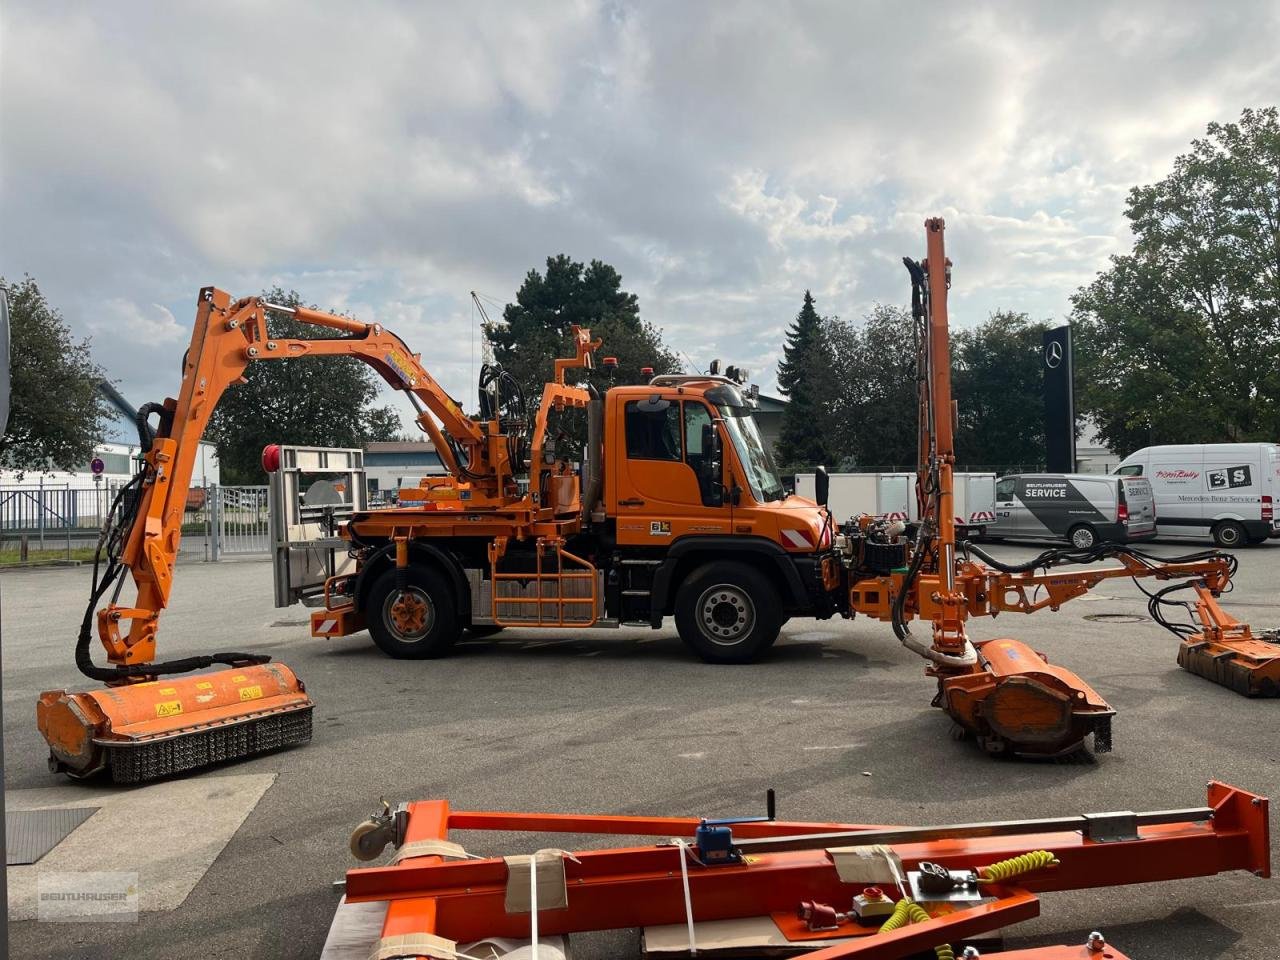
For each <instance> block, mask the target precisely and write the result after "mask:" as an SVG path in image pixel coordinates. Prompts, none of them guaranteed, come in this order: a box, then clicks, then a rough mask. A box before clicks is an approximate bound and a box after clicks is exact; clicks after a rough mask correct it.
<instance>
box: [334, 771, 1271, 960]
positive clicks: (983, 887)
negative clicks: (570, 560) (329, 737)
mask: <svg viewBox="0 0 1280 960" xmlns="http://www.w3.org/2000/svg"><path fill="white" fill-rule="evenodd" d="M1267 807H1268V804H1267V801H1266V799H1264V798H1263V797H1260V796H1257V795H1254V794H1251V793H1248V792H1246V791H1244V790H1240V789H1238V788H1236V787H1231V786H1228V785H1226V784H1222V783H1218V782H1211V783H1210V784H1209V786H1208V803H1207V804H1206V805H1205V806H1204V807H1196V808H1191V809H1185V810H1162V811H1153V812H1148V813H1129V812H1120V813H1116V812H1113V813H1106V814H1085V815H1082V816H1069V817H1054V818H1047V819H1037V820H1021V821H1008V822H998V823H978V824H960V825H953V826H940V827H877V826H866V825H856V824H838V823H788V822H779V821H773V820H767V821H763V822H761V821H755V822H741V823H737V824H734V825H733V836H732V843H731V846H730V847H729V849H730V850H731V851H732V853H731V855H730V857H729V858H728V859H723V858H722V859H719V860H718V861H714V860H713V858H712V857H710V856H704V855H703V853H702V852H701V851H700V850H699V848H698V842H699V841H698V837H699V828H700V827H703V828H705V827H706V826H707V824H706V822H705V821H699V820H696V819H689V818H668V817H629V816H590V815H577V814H550V813H542V814H538V813H479V812H470V811H468V812H462V811H455V810H452V809H451V808H450V807H449V805H448V803H447V802H444V801H420V802H417V803H411V804H408V805H405V806H403V807H401V808H400V809H399V810H398V811H396V812H395V813H391V812H388V813H387V815H386V816H385V817H383V818H382V821H381V822H382V824H383V825H384V828H385V831H386V832H385V834H384V837H383V840H384V841H386V842H390V843H392V844H393V845H395V846H396V847H398V853H397V857H396V861H397V862H396V863H395V864H394V865H392V866H385V867H370V868H360V869H353V870H351V871H349V872H348V873H347V877H346V901H347V902H349V903H361V902H369V901H385V902H386V903H387V912H386V917H385V920H384V923H383V927H382V937H381V939H380V941H379V943H378V944H376V945H374V946H375V949H374V953H373V956H384V955H385V956H408V957H418V956H421V957H435V958H441V960H448V958H451V957H453V956H455V955H456V951H457V950H458V944H465V943H469V942H473V941H477V940H481V939H485V938H489V937H512V938H517V939H521V940H523V939H526V938H528V939H535V940H536V939H537V938H538V937H541V936H547V935H559V934H572V933H578V932H584V931H590V930H608V929H620V928H630V927H653V926H660V925H678V927H679V928H681V929H687V930H688V936H689V937H690V938H691V939H693V940H694V941H695V942H694V943H691V946H696V936H697V925H698V924H699V923H703V922H705V921H714V920H731V919H745V918H762V917H763V918H770V919H772V921H773V923H774V925H775V926H776V928H777V930H778V932H780V933H781V934H782V935H783V936H784V937H785V938H786V939H787V940H788V941H790V942H791V943H792V944H793V945H794V946H795V947H796V950H797V952H803V950H804V943H805V941H812V940H814V939H815V931H814V930H811V929H810V927H811V925H812V924H811V923H806V922H804V921H803V920H802V919H801V918H802V917H804V916H806V915H808V916H810V917H812V916H813V915H814V914H815V913H820V914H822V915H824V916H826V917H830V918H835V919H833V921H832V922H834V928H830V927H828V928H827V929H825V930H823V931H822V939H823V940H824V942H825V943H826V945H816V944H815V949H813V950H812V951H811V952H808V953H805V954H804V955H805V956H806V957H809V958H811V960H836V958H841V957H858V958H874V960H894V958H904V957H909V956H912V955H914V954H916V953H918V952H919V951H921V950H929V949H937V950H938V956H939V957H940V958H942V957H947V956H951V955H952V954H951V952H950V948H949V947H947V948H945V950H944V947H943V945H945V944H946V943H947V942H949V941H950V942H954V941H956V940H961V939H964V938H968V937H974V936H977V935H981V934H989V933H991V932H992V931H996V930H999V929H1000V928H1002V927H1004V926H1007V925H1008V924H1010V923H1015V922H1017V921H1020V920H1025V919H1028V918H1031V917H1034V916H1037V915H1038V914H1039V910H1040V907H1039V901H1038V899H1037V897H1036V894H1038V893H1045V892H1050V891H1060V890H1074V889H1084V888H1089V887H1105V886H1117V885H1121V884H1129V883H1148V882H1152V881H1158V880H1172V879H1180V878H1187V877H1200V876H1211V875H1213V874H1216V873H1224V872H1228V871H1235V870H1246V871H1249V872H1251V873H1253V874H1255V875H1257V876H1259V877H1267V876H1270V860H1269V858H1270V840H1269V835H1268V815H1267ZM370 825H371V824H370V823H366V824H365V825H362V829H363V830H364V831H365V832H367V830H368V827H369V826H370ZM457 830H486V831H518V832H522V833H523V832H534V833H572V834H604V835H622V836H631V837H636V836H656V837H662V838H664V839H663V841H661V842H659V843H658V844H656V845H653V846H633V847H622V848H611V849H599V850H586V851H578V852H574V853H571V854H570V853H566V852H565V851H561V850H551V851H543V852H542V853H540V854H538V855H535V857H534V858H533V859H532V860H530V858H529V857H524V858H520V857H507V858H505V859H504V858H489V859H464V858H467V857H470V856H472V855H471V854H468V853H467V852H466V851H464V850H463V849H462V848H461V847H459V846H457V845H456V843H453V842H451V831H457ZM361 836H362V832H361V830H358V831H357V834H356V835H354V836H353V849H355V847H356V845H357V843H358V842H359V839H360V837H361ZM671 838H675V839H671ZM1030 851H1035V853H1030ZM377 853H378V849H372V850H370V849H367V848H366V849H365V850H364V852H363V853H362V855H363V856H365V857H366V858H368V857H370V856H376V855H377ZM521 861H523V864H522V863H521ZM534 863H537V864H539V866H538V867H537V868H536V869H531V865H532V864H534ZM713 863H714V865H713ZM929 864H933V865H935V867H930V866H929ZM993 864H997V865H998V866H992V865H993ZM522 865H523V871H521V866H522ZM936 867H941V868H943V869H942V871H938V870H937V869H936ZM970 872H976V874H975V875H976V876H982V877H984V878H986V877H989V878H991V879H983V880H977V881H976V885H975V883H974V879H973V876H975V875H971V873H970ZM531 874H534V875H536V876H537V880H538V883H540V884H541V887H539V888H538V892H537V893H536V899H534V896H535V895H534V894H532V893H531V892H530V891H529V890H527V889H525V888H524V886H523V885H524V884H527V883H529V881H530V879H531V877H530V875H531ZM926 874H932V875H934V876H935V877H936V876H938V875H945V876H948V877H949V878H950V880H951V881H952V882H956V883H960V881H961V880H962V878H964V877H966V876H968V877H969V878H970V882H969V885H968V887H966V888H965V889H966V890H967V889H969V888H971V889H972V890H973V891H976V893H969V894H968V895H967V896H957V894H956V893H955V892H954V891H953V892H951V893H944V892H939V891H937V890H936V889H935V890H934V891H933V892H932V893H930V892H929V891H928V888H927V883H928V881H927V878H925V875H926ZM561 876H562V877H563V879H562V880H561ZM922 885H923V886H922ZM960 886H961V887H964V884H963V883H960ZM908 891H909V893H908ZM877 895H879V896H882V897H884V898H887V899H889V900H892V901H895V906H897V902H898V901H902V900H904V899H907V897H908V896H909V897H910V899H912V900H914V901H915V902H917V903H919V904H920V906H921V907H922V908H923V910H924V913H923V914H919V913H916V914H915V918H916V920H915V922H911V921H910V920H908V921H907V922H905V923H903V924H901V925H899V927H898V929H892V930H890V929H882V928H881V927H880V925H879V923H878V922H873V923H871V924H869V925H866V926H864V925H862V924H860V923H858V922H857V921H856V920H854V919H853V918H850V917H848V916H845V915H844V911H846V910H849V909H850V905H851V904H852V903H853V902H854V898H855V897H859V896H864V897H868V896H869V897H872V898H875V897H876V896H877ZM522 897H523V898H524V899H523V902H521V898H522ZM531 903H537V904H539V905H540V906H541V909H540V910H538V911H536V912H533V913H531V912H530V909H529V905H530V904H531ZM908 906H909V904H908ZM340 909H342V908H340ZM903 912H904V913H905V912H906V911H905V908H904V911H903ZM832 941H835V942H834V943H832ZM380 950H381V951H384V952H379V951H380ZM397 950H398V951H399V952H398V953H397V952H396V951H397ZM1106 950H1107V956H1109V957H1115V958H1121V955H1120V954H1119V953H1117V952H1115V951H1114V950H1112V949H1111V948H1110V947H1106ZM1101 953H1102V947H1101V946H1100V945H1099V943H1097V942H1096V941H1095V942H1094V943H1093V944H1092V945H1091V946H1090V945H1085V946H1083V947H1081V946H1075V947H1072V946H1063V947H1050V948H1041V949H1035V950H1026V951H1015V952H1014V953H1011V954H1008V955H1002V954H995V956H1008V957H1009V958H1015V957H1016V958H1019V960H1031V958H1036V960H1066V958H1069V957H1091V958H1094V960H1097V958H1098V957H1099V955H1100V954H1101ZM987 956H992V955H991V954H987Z"/></svg>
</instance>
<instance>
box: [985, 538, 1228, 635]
mask: <svg viewBox="0 0 1280 960" xmlns="http://www.w3.org/2000/svg"><path fill="white" fill-rule="evenodd" d="M960 548H961V549H962V550H964V551H965V552H966V553H972V554H973V555H974V556H976V557H978V558H979V559H980V560H982V561H983V562H984V563H986V564H987V565H989V566H991V567H994V568H995V569H996V570H999V571H1000V572H1002V573H1031V572H1032V571H1035V570H1041V569H1044V570H1047V569H1048V568H1050V567H1056V566H1062V565H1063V564H1069V563H1076V564H1087V563H1096V562H1097V561H1099V560H1105V559H1108V558H1110V557H1120V556H1128V557H1132V558H1134V559H1136V560H1138V561H1140V562H1141V563H1142V565H1143V566H1146V567H1149V568H1152V569H1155V568H1157V567H1159V566H1161V565H1162V564H1167V563H1198V562H1200V561H1203V560H1225V561H1226V564H1227V576H1228V578H1232V577H1234V576H1235V575H1236V568H1237V567H1238V566H1239V563H1240V561H1239V560H1237V559H1236V558H1235V557H1234V556H1232V555H1231V554H1229V553H1222V552H1221V551H1219V550H1200V551H1197V552H1196V553H1185V554H1182V555H1181V556H1177V557H1161V556H1157V555H1156V554H1153V553H1148V552H1146V551H1145V550H1139V549H1137V548H1136V547H1131V546H1129V545H1128V544H1125V543H1098V544H1095V545H1094V546H1092V547H1088V548H1086V549H1079V548H1076V549H1070V548H1062V547H1052V548H1050V549H1048V550H1045V551H1044V552H1043V553H1040V554H1039V555H1038V556H1035V557H1033V558H1032V559H1030V560H1028V561H1027V562H1025V563H1005V562H1004V561H1002V560H997V559H996V558H995V557H993V556H992V555H991V554H989V553H987V552H986V551H985V550H983V549H982V548H981V547H979V546H977V545H976V544H974V543H970V542H968V541H965V542H963V543H961V544H960ZM1133 582H1134V584H1135V585H1136V586H1137V587H1138V589H1139V590H1141V591H1142V592H1143V594H1144V595H1145V596H1146V597H1147V612H1148V613H1150V614H1151V619H1152V620H1154V621H1155V622H1156V623H1158V624H1160V626H1162V627H1164V628H1165V629H1166V630H1168V631H1169V632H1170V633H1172V634H1173V635H1174V636H1177V637H1181V638H1184V639H1185V638H1187V637H1190V636H1191V635H1192V634H1194V633H1198V632H1199V631H1200V627H1199V626H1198V625H1197V624H1195V623H1178V622H1175V621H1172V620H1170V619H1169V618H1168V617H1167V616H1166V614H1165V610H1166V608H1168V607H1177V608H1179V609H1181V610H1183V611H1184V612H1186V613H1187V614H1188V615H1189V616H1191V615H1194V612H1193V609H1192V604H1191V603H1190V602H1189V601H1184V600H1169V599H1167V598H1168V596H1169V594H1171V593H1175V592H1177V591H1179V590H1190V589H1192V588H1193V587H1194V586H1195V585H1196V583H1197V580H1196V579H1195V578H1191V579H1188V580H1183V581H1181V582H1179V583H1174V584H1170V585H1169V586H1167V587H1163V588H1161V589H1160V590H1156V591H1154V592H1153V591H1151V590H1148V589H1147V588H1146V587H1144V586H1143V585H1142V581H1140V580H1139V579H1138V578H1137V577H1134V578H1133Z"/></svg>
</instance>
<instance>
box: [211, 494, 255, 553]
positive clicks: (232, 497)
mask: <svg viewBox="0 0 1280 960" xmlns="http://www.w3.org/2000/svg"><path fill="white" fill-rule="evenodd" d="M208 494H209V498H208V502H209V533H210V537H209V559H210V560H221V559H222V558H223V557H224V556H231V555H236V554H253V553H270V552H271V534H270V530H269V529H268V521H267V488H266V487H265V486H264V487H209V488H208Z"/></svg>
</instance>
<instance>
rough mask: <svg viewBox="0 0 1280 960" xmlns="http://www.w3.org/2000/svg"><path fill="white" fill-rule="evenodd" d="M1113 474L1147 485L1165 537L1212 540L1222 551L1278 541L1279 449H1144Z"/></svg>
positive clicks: (1253, 445)
mask: <svg viewBox="0 0 1280 960" xmlns="http://www.w3.org/2000/svg"><path fill="white" fill-rule="evenodd" d="M1115 472H1116V473H1117V474H1119V475H1120V476H1124V477H1145V478H1146V479H1147V480H1149V481H1151V489H1152V491H1153V492H1154V493H1155V497H1156V512H1157V513H1158V514H1159V516H1160V533H1161V535H1163V536H1174V537H1194V536H1200V537H1204V536H1210V537H1213V541H1214V543H1216V544H1218V546H1220V547H1238V546H1241V545H1243V544H1245V543H1262V541H1264V540H1266V539H1267V538H1268V537H1280V520H1278V519H1277V517H1276V513H1275V503H1276V497H1277V496H1278V495H1280V445H1277V444H1274V443H1197V444H1182V445H1178V446H1160V447H1143V448H1142V449H1141V450H1139V451H1138V452H1137V453H1134V454H1131V455H1129V456H1128V457H1126V458H1125V459H1124V460H1123V461H1122V462H1121V463H1120V466H1119V467H1117V468H1116V471H1115Z"/></svg>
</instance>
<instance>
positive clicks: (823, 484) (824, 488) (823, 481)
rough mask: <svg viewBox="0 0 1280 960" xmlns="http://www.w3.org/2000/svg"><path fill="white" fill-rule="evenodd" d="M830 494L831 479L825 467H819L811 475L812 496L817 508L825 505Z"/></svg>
mask: <svg viewBox="0 0 1280 960" xmlns="http://www.w3.org/2000/svg"><path fill="white" fill-rule="evenodd" d="M830 493H831V477H830V476H829V475H828V474H827V468H826V467H825V466H819V467H818V469H817V470H816V471H814V474H813V496H814V499H815V500H817V501H818V506H820V507H825V506H826V505H827V496H828V494H830Z"/></svg>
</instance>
